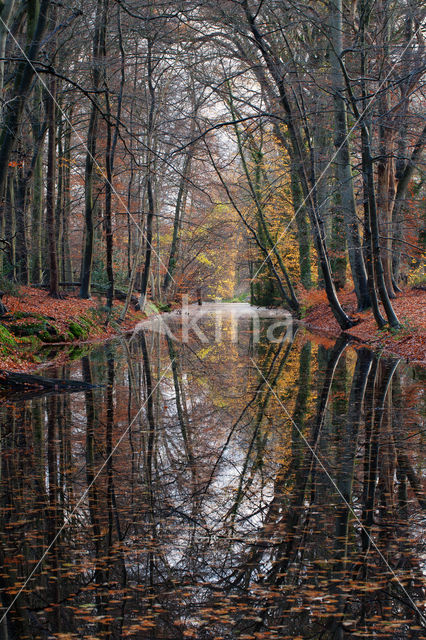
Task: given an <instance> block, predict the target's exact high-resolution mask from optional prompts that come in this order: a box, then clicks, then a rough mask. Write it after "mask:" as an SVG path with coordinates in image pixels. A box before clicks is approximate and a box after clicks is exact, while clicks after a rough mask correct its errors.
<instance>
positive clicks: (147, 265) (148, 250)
mask: <svg viewBox="0 0 426 640" xmlns="http://www.w3.org/2000/svg"><path fill="white" fill-rule="evenodd" d="M152 47H153V42H152V40H151V38H148V54H147V70H148V89H149V96H150V105H149V113H148V135H147V140H148V144H147V147H148V149H147V174H146V193H147V199H148V212H147V217H146V234H145V239H146V247H145V261H144V268H143V272H142V282H141V295H140V302H139V305H140V308H141V311H143V310H144V307H145V302H146V295H147V290H148V282H149V275H150V269H151V257H152V223H153V220H154V213H155V211H154V210H155V201H154V187H153V180H154V175H153V158H152V143H153V133H154V116H155V110H156V96H155V88H154V83H153V75H152V74H153V60H152Z"/></svg>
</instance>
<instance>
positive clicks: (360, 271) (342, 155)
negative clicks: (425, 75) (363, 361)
mask: <svg viewBox="0 0 426 640" xmlns="http://www.w3.org/2000/svg"><path fill="white" fill-rule="evenodd" d="M342 16H343V6H342V0H331V1H330V26H331V40H332V46H331V50H330V64H331V76H332V85H333V91H334V122H335V136H334V146H335V148H336V153H337V155H336V175H337V180H338V194H339V201H340V202H338V206H339V207H340V208H341V210H342V213H343V218H344V224H345V231H346V241H347V247H348V256H349V263H350V266H351V273H352V279H353V282H354V287H355V294H356V297H357V302H358V310H359V311H362V310H363V309H367V308H368V307H369V306H370V296H369V292H368V283H367V272H366V268H365V264H364V258H363V254H362V246H361V238H360V234H359V229H358V221H357V215H356V207H355V196H354V187H353V179H352V171H351V157H350V150H349V141H348V125H347V114H346V104H345V101H344V98H343V88H344V79H343V77H342V69H341V66H340V62H339V58H340V56H341V54H342V51H343V28H342Z"/></svg>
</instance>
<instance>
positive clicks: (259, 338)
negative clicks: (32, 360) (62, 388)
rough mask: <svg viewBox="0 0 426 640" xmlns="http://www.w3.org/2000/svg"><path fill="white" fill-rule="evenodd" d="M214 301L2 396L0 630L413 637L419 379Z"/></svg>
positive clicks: (62, 639)
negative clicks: (47, 388) (55, 382)
mask: <svg viewBox="0 0 426 640" xmlns="http://www.w3.org/2000/svg"><path fill="white" fill-rule="evenodd" d="M214 309H215V308H213V307H211V308H210V311H211V313H209V314H207V315H205V316H204V317H203V318H201V319H200V320H199V321H198V322H197V327H198V328H197V327H193V326H189V327H188V326H184V327H183V328H182V326H181V319H180V318H179V317H174V318H173V317H172V318H170V319H169V322H168V324H169V327H170V328H171V330H172V332H173V337H172V336H168V335H167V332H164V331H163V332H161V330H160V329H161V326H160V324H159V323H158V321H157V322H155V321H154V322H153V323H151V324H146V325H144V328H143V330H141V331H139V332H138V333H136V334H134V335H133V336H132V337H128V338H126V339H124V338H123V339H122V340H117V341H116V342H113V343H110V344H108V345H106V346H103V347H98V348H94V349H93V350H92V351H91V352H90V353H89V355H87V356H86V357H84V358H83V359H81V360H79V361H75V362H73V363H71V364H69V365H67V366H65V367H61V368H57V369H55V370H53V371H50V372H49V374H50V375H52V374H53V375H54V376H57V377H67V378H68V377H70V378H75V379H79V380H85V381H88V382H92V383H93V384H96V385H101V386H98V387H96V388H94V389H93V390H90V391H86V392H83V393H82V392H80V393H72V394H66V393H62V394H51V395H44V396H39V397H37V396H33V397H27V398H25V397H23V396H21V397H14V398H10V397H9V398H2V399H1V406H0V426H1V450H0V457H1V465H0V561H1V568H0V587H1V601H0V616H1V618H2V620H1V623H0V638H2V639H4V640H6V639H7V640H12V639H15V638H16V639H18V638H19V639H21V638H30V639H35V638H49V639H58V640H71V639H77V638H85V639H88V640H95V639H109V640H115V639H120V638H134V639H138V638H141V639H147V638H163V639H165V638H170V639H174V638H196V639H200V640H201V639H205V640H213V639H216V640H219V639H224V640H225V639H236V638H239V639H241V640H249V639H262V638H279V639H282V638H293V639H297V638H303V639H305V638H306V639H308V638H312V639H314V638H315V639H318V640H319V639H328V638H336V639H343V638H345V639H346V638H389V639H390V638H392V639H399V638H422V637H424V628H423V629H422V624H423V622H424V618H423V620H422V615H425V608H424V605H425V581H424V574H425V568H426V564H425V540H424V537H423V533H424V522H425V521H424V508H425V504H426V503H425V497H424V493H423V485H424V478H425V468H426V462H425V456H424V444H425V427H424V382H422V373H421V372H419V371H418V370H417V371H414V370H413V369H412V368H410V367H408V366H407V365H406V364H404V363H403V362H398V361H397V360H392V359H389V358H377V357H376V356H375V355H374V354H373V353H372V352H370V351H368V350H365V349H359V350H357V351H355V350H353V349H352V348H348V347H346V346H345V344H344V342H342V341H338V342H337V343H335V344H334V343H332V342H331V341H326V340H324V339H319V338H315V337H313V336H311V335H310V334H307V333H306V332H305V330H303V329H297V328H296V327H295V326H292V324H291V322H288V321H287V320H286V318H282V319H280V318H278V317H276V316H275V315H274V314H273V313H272V312H271V313H270V314H269V315H270V316H271V317H264V318H261V319H260V321H258V318H257V316H256V315H255V313H254V311H253V310H250V309H249V308H248V307H247V306H244V305H239V306H238V307H228V308H224V307H220V308H218V311H220V314H221V318H220V322H219V320H218V315H217V314H216V315H215V314H214V313H213V311H214ZM231 311H233V313H231ZM266 315H267V314H266ZM189 318H190V317H188V320H189ZM279 320H283V322H279V323H278V321H279ZM163 329H164V327H163ZM268 329H269V335H268ZM280 337H282V340H279V338H280ZM271 338H274V341H272V342H271V340H270V339H271ZM423 379H424V378H423ZM6 613H7V615H5V614H6Z"/></svg>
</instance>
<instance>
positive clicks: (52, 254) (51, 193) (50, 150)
mask: <svg viewBox="0 0 426 640" xmlns="http://www.w3.org/2000/svg"><path fill="white" fill-rule="evenodd" d="M56 16H57V9H56V7H54V9H53V11H52V22H53V26H54V27H55V26H56ZM55 47H56V43H55V39H54V41H53V43H52V50H53V56H54V55H55ZM46 117H47V127H48V147H47V177H46V229H47V243H48V251H49V295H50V296H51V297H52V298H59V297H60V295H59V274H58V256H57V250H58V247H57V241H56V239H57V234H56V220H55V204H56V203H55V186H56V184H55V181H56V78H55V76H53V75H52V76H51V78H50V80H49V84H48V90H47V92H46Z"/></svg>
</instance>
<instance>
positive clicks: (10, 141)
mask: <svg viewBox="0 0 426 640" xmlns="http://www.w3.org/2000/svg"><path fill="white" fill-rule="evenodd" d="M37 6H38V0H29V1H28V12H30V11H32V13H33V15H37V26H36V28H35V31H34V37H33V38H32V40H31V43H30V45H29V46H28V47H27V50H26V57H27V59H26V60H24V61H23V62H20V63H19V64H18V66H17V71H16V75H15V83H14V86H13V95H12V96H11V97H10V99H9V102H8V104H7V106H6V107H5V116H4V120H3V128H2V132H1V135H0V194H1V193H3V189H4V185H5V181H6V176H7V172H8V168H9V159H10V154H11V152H12V150H13V148H14V145H15V142H16V140H17V135H18V129H19V125H20V122H21V117H22V112H23V110H24V105H25V102H26V99H27V97H28V93H29V91H30V89H31V84H32V80H33V77H34V73H35V69H34V66H33V62H30V61H34V60H36V58H37V54H38V51H39V48H40V43H41V40H42V38H43V33H44V31H45V28H46V19H47V12H48V9H49V6H50V0H41V3H40V10H39V11H38V12H37Z"/></svg>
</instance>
